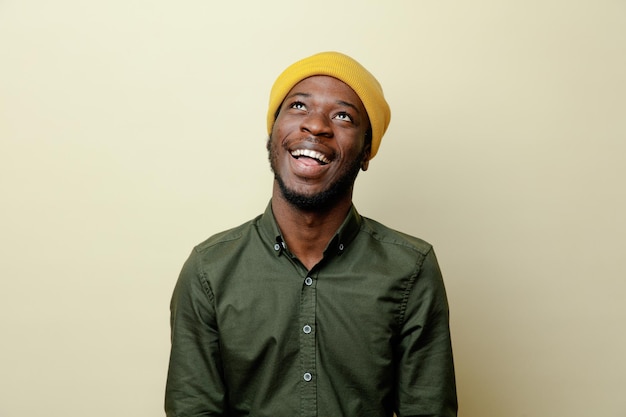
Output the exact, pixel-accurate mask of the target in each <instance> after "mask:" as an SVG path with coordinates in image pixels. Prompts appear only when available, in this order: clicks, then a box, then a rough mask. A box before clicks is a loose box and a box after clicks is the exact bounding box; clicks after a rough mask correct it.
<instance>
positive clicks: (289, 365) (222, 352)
mask: <svg viewBox="0 0 626 417" xmlns="http://www.w3.org/2000/svg"><path fill="white" fill-rule="evenodd" d="M171 328H172V337H171V342H172V348H171V356H170V364H169V372H168V379H167V387H166V397H165V408H166V412H167V415H168V416H169V417H192V416H233V417H234V416H255V417H295V416H309V417H313V416H320V417H340V416H345V417H383V416H384V417H390V416H392V415H393V413H394V412H395V413H397V415H398V416H399V417H406V416H445V417H449V416H456V411H457V400H456V389H455V380H454V367H453V361H452V348H451V343H450V332H449V316H448V303H447V299H446V293H445V289H444V285H443V280H442V277H441V273H440V269H439V266H438V264H437V260H436V258H435V254H434V252H433V249H432V247H431V245H429V244H428V243H426V242H424V241H423V240H420V239H418V238H415V237H412V236H408V235H406V234H402V233H399V232H397V231H394V230H391V229H389V228H387V227H385V226H383V225H381V224H380V223H377V222H375V221H373V220H371V219H368V218H365V217H362V216H360V215H359V214H358V212H357V211H356V209H355V208H354V207H352V209H351V211H350V213H349V214H348V216H347V218H346V219H345V221H344V222H343V224H342V226H341V227H340V228H339V230H338V231H337V233H336V234H335V236H334V238H333V239H332V240H331V241H330V242H329V243H328V245H327V247H326V250H325V252H324V257H323V259H322V261H320V262H319V263H318V264H317V265H316V266H315V267H313V268H312V269H311V270H307V268H305V267H304V266H303V264H302V263H300V262H299V261H298V259H297V258H296V257H295V256H294V255H292V254H291V253H290V251H289V248H288V247H287V246H286V245H285V243H284V239H283V238H282V236H281V233H280V230H279V228H278V225H277V224H276V221H275V219H274V216H273V214H272V210H271V203H270V205H268V207H267V209H266V211H265V213H264V214H262V215H261V216H259V217H257V218H255V219H253V220H251V221H249V222H247V223H245V224H243V225H241V226H239V227H236V228H234V229H231V230H229V231H226V232H223V233H220V234H217V235H215V236H213V237H211V238H209V239H208V240H206V241H205V242H204V243H202V244H200V245H198V246H197V247H195V248H194V250H193V251H192V253H191V255H190V257H189V259H188V260H187V262H186V263H185V265H184V267H183V269H182V272H181V274H180V277H179V279H178V282H177V284H176V287H175V290H174V294H173V297H172V302H171Z"/></svg>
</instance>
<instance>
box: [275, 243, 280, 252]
mask: <svg viewBox="0 0 626 417" xmlns="http://www.w3.org/2000/svg"><path fill="white" fill-rule="evenodd" d="M274 250H275V251H279V250H280V245H279V244H278V243H276V244H275V245H274Z"/></svg>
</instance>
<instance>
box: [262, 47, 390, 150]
mask: <svg viewBox="0 0 626 417" xmlns="http://www.w3.org/2000/svg"><path fill="white" fill-rule="evenodd" d="M314 75H328V76H331V77H334V78H337V79H338V80H340V81H343V82H344V83H346V84H347V85H349V86H350V88H352V90H354V92H355V93H356V94H357V95H358V96H359V98H360V99H361V102H363V106H365V110H366V111H367V115H368V117H369V120H370V124H371V127H372V151H371V154H370V159H372V158H373V157H374V156H375V155H376V152H378V147H379V146H380V141H381V139H382V138H383V135H384V134H385V131H386V130H387V126H389V121H390V119H391V110H390V109H389V105H388V104H387V102H386V101H385V96H384V95H383V89H382V87H381V86H380V84H379V83H378V81H377V80H376V78H374V76H373V75H372V74H371V73H370V72H369V71H368V70H366V69H365V68H364V67H363V66H362V65H361V64H359V63H358V62H356V61H355V60H354V59H352V58H350V57H349V56H347V55H344V54H341V53H339V52H322V53H319V54H316V55H313V56H310V57H308V58H304V59H303V60H301V61H298V62H296V63H294V64H292V65H291V66H289V67H288V68H287V69H286V70H285V71H283V73H282V74H280V75H279V76H278V78H277V79H276V81H275V82H274V86H273V87H272V91H271V93H270V103H269V109H268V111H267V133H268V134H271V133H272V127H273V126H274V120H275V117H276V112H277V111H278V109H279V107H280V106H281V105H282V103H283V100H284V99H285V96H287V94H288V93H289V91H290V90H291V89H292V88H293V87H294V86H295V85H296V84H298V83H299V82H300V81H302V80H304V79H305V78H308V77H312V76H314Z"/></svg>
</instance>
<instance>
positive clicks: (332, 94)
mask: <svg viewBox="0 0 626 417" xmlns="http://www.w3.org/2000/svg"><path fill="white" fill-rule="evenodd" d="M299 94H301V95H307V96H311V97H314V98H326V99H329V100H338V101H343V102H346V103H348V104H351V105H353V106H354V107H357V108H358V109H359V110H363V111H365V107H364V106H363V103H362V102H361V99H360V98H359V96H358V95H357V94H356V93H355V92H354V90H353V89H352V88H351V87H350V86H349V85H348V84H346V83H344V82H343V81H341V80H339V79H337V78H334V77H330V76H327V75H314V76H312V77H308V78H305V79H304V80H302V81H300V82H299V83H298V84H296V85H294V86H293V88H292V89H291V90H290V91H289V93H288V94H287V97H290V96H293V95H299Z"/></svg>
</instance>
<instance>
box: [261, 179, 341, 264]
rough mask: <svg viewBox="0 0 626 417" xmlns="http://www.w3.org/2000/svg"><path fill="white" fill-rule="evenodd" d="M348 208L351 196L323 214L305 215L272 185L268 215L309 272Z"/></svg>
mask: <svg viewBox="0 0 626 417" xmlns="http://www.w3.org/2000/svg"><path fill="white" fill-rule="evenodd" d="M351 206H352V194H351V193H350V194H349V195H347V196H345V198H342V199H340V200H339V201H337V202H336V203H335V204H333V205H332V206H330V207H327V208H325V209H324V210H316V211H307V210H302V209H299V208H298V207H295V206H293V205H292V204H291V203H289V202H288V201H287V200H285V198H284V197H283V195H282V193H281V191H280V189H279V187H278V185H277V184H276V182H275V183H274V190H273V194H272V211H273V213H274V217H275V218H276V222H277V223H278V227H279V228H280V231H281V233H282V235H283V238H284V239H285V243H286V244H287V246H288V247H289V250H290V251H291V253H293V254H294V255H295V256H296V257H297V258H298V259H299V260H300V262H302V264H303V265H304V266H305V267H306V268H307V269H309V270H310V269H311V268H313V267H314V266H315V265H316V264H317V263H318V262H320V261H321V260H322V258H323V256H324V249H326V246H327V245H328V242H329V241H330V240H331V239H332V238H333V236H334V235H335V233H337V230H338V229H339V227H340V226H341V224H342V223H343V221H344V220H345V218H346V216H347V214H348V212H349V210H350V207H351Z"/></svg>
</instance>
